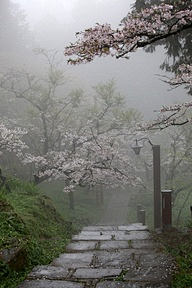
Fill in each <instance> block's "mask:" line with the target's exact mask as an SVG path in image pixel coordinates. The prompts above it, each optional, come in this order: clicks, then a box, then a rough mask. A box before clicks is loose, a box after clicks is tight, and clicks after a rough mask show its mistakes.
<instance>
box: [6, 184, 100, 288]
mask: <svg viewBox="0 0 192 288" xmlns="http://www.w3.org/2000/svg"><path fill="white" fill-rule="evenodd" d="M9 185H10V190H11V192H9V191H7V190H6V189H5V188H3V189H2V190H0V252H1V251H5V250H6V249H7V251H9V250H10V249H11V248H14V247H20V248H21V249H22V251H24V255H26V263H25V265H24V267H25V268H22V269H19V270H18V271H17V270H15V269H13V267H12V268H11V267H10V266H9V265H7V264H6V263H5V262H4V261H3V260H1V259H0V283H1V284H0V288H7V287H9V288H15V287H17V286H18V285H19V283H20V282H22V281H23V280H24V279H25V277H26V275H27V274H28V273H29V272H30V271H31V269H32V268H33V267H34V266H37V265H47V264H49V263H50V262H51V261H52V260H53V259H54V258H56V257H58V256H59V254H60V253H63V252H64V251H65V246H66V244H67V243H68V241H69V239H70V238H71V234H72V233H75V232H77V231H79V230H80V229H81V228H82V227H83V226H84V225H91V224H93V223H96V222H97V221H98V220H99V219H100V217H101V215H102V208H98V207H97V205H96V200H95V193H93V191H92V192H90V191H82V190H79V191H76V193H75V211H70V210H69V203H68V200H69V199H68V195H66V194H64V193H63V192H62V187H63V186H62V183H60V182H48V183H44V184H43V185H41V188H42V191H41V190H39V189H38V188H37V186H34V185H32V184H30V183H27V182H22V181H19V180H17V179H9ZM43 187H44V189H43ZM45 192H46V193H45ZM49 196H50V197H51V198H52V199H50V198H49ZM54 206H55V207H54ZM58 211H59V212H60V213H59V212H58ZM64 219H65V220H64ZM71 223H72V225H71ZM24 260H25V259H24Z"/></svg>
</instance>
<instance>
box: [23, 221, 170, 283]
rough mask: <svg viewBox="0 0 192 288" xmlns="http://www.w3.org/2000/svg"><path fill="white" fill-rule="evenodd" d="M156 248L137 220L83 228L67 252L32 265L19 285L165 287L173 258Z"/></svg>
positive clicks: (168, 280) (168, 281)
mask: <svg viewBox="0 0 192 288" xmlns="http://www.w3.org/2000/svg"><path fill="white" fill-rule="evenodd" d="M157 248H158V244H156V243H154V242H153V240H152V239H151V235H150V233H149V231H148V228H147V227H146V226H143V225H142V224H139V223H136V224H132V225H127V226H113V225H106V226H104V225H99V226H88V227H84V228H83V229H82V231H81V232H80V233H79V234H78V235H75V236H74V237H73V238H72V241H71V243H70V244H69V245H68V246H67V250H66V253H63V254H61V255H60V256H59V257H58V258H56V259H54V260H53V261H52V263H51V264H50V265H45V266H38V267H35V268H34V269H33V270H32V271H31V273H30V274H29V275H28V277H27V279H26V280H25V281H24V282H23V283H22V284H21V285H20V286H19V287H18V288H44V287H46V288H68V287H71V288H73V287H74V288H87V287H92V288H107V287H110V288H116V287H118V288H121V287H124V288H126V287H127V288H144V287H148V288H150V287H151V288H153V287H158V288H167V287H169V284H170V282H171V278H172V270H173V268H174V266H173V259H172V258H170V257H168V256H167V255H165V254H163V253H161V252H159V249H157Z"/></svg>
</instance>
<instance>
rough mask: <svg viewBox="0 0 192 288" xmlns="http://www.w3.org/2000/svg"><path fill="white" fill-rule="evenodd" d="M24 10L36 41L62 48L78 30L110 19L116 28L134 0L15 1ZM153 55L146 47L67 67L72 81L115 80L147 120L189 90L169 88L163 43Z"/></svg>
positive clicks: (54, 47) (48, 47)
mask: <svg viewBox="0 0 192 288" xmlns="http://www.w3.org/2000/svg"><path fill="white" fill-rule="evenodd" d="M13 2H15V3H18V4H19V5H20V7H21V8H22V9H24V10H25V14H26V16H27V21H28V22H29V24H30V28H31V29H32V32H33V34H34V38H35V43H36V45H37V46H39V47H44V48H46V49H56V50H59V51H61V52H62V51H63V50H64V47H65V46H67V45H69V44H70V42H74V41H75V40H76V38H75V33H76V32H78V31H82V30H84V29H86V28H89V27H91V26H93V25H94V24H95V23H100V24H102V23H106V22H107V23H111V25H112V27H114V28H115V27H117V25H118V24H119V23H120V21H121V20H122V19H123V17H124V16H126V14H127V13H128V11H130V8H131V4H133V3H134V1H132V0H129V1H124V0H102V1H100V0H91V5H90V0H71V1H70V0H69V1H68V0H64V1H62V0H55V1H52V0H41V1H38V0H13ZM156 50H157V51H156V52H155V53H153V54H151V53H146V52H144V51H143V50H142V49H141V50H139V51H137V52H135V53H132V54H131V55H130V59H129V60H125V59H119V60H116V59H114V58H112V57H110V56H109V57H106V58H101V59H95V60H94V61H93V63H89V64H83V65H80V66H75V67H70V66H69V65H68V66H67V64H66V61H67V59H66V58H65V57H64V56H63V60H64V61H65V64H64V65H66V67H65V69H67V71H68V72H69V74H70V75H71V76H72V77H73V79H74V82H73V85H75V83H76V85H77V86H82V87H87V88H88V87H90V86H92V85H96V84H97V83H98V82H105V81H107V80H109V79H112V78H113V79H115V81H116V83H117V87H118V89H119V91H121V93H122V94H123V95H124V96H126V99H127V101H128V104H129V105H130V106H132V107H135V108H137V109H139V110H141V112H142V114H143V115H144V118H145V119H147V120H148V119H153V118H155V113H154V110H158V109H160V108H161V106H163V105H169V104H171V103H177V102H178V101H180V99H182V98H183V96H184V95H185V94H186V92H185V91H184V90H183V89H177V90H172V91H169V87H168V85H167V84H165V83H163V82H162V81H160V77H159V76H157V75H158V74H161V75H165V72H164V71H162V70H160V69H159V66H160V65H161V64H162V62H163V61H164V59H165V57H166V55H165V53H166V50H164V49H163V47H158V48H157V49H156Z"/></svg>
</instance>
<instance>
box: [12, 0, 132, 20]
mask: <svg viewBox="0 0 192 288" xmlns="http://www.w3.org/2000/svg"><path fill="white" fill-rule="evenodd" d="M12 1H13V2H16V3H18V4H19V5H20V6H21V7H22V8H23V9H24V10H25V11H26V14H27V19H28V20H29V21H30V23H31V25H34V24H36V22H37V21H38V20H39V19H40V18H41V17H43V16H45V15H46V14H52V15H54V16H55V17H56V18H57V19H59V21H61V22H63V23H67V24H69V23H70V24H71V23H72V22H74V21H80V23H82V22H84V23H87V24H88V23H93V24H95V22H101V21H102V20H103V22H110V23H113V24H114V25H117V24H118V23H119V22H120V20H121V19H122V18H123V17H124V16H125V15H126V14H127V12H128V10H129V8H130V5H131V4H132V3H133V2H134V0H12ZM80 18H81V19H80ZM77 19H78V20H77ZM80 23H79V24H80Z"/></svg>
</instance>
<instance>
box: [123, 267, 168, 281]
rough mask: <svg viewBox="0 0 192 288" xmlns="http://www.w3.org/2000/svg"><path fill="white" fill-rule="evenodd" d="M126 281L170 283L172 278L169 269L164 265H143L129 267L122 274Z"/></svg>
mask: <svg viewBox="0 0 192 288" xmlns="http://www.w3.org/2000/svg"><path fill="white" fill-rule="evenodd" d="M124 279H125V280H126V281H149V282H154V283H155V282H157V283H159V282H161V283H170V282H171V280H172V273H171V269H169V268H166V267H158V266H156V267H150V266H149V267H145V268H140V269H130V270H129V271H128V272H127V273H126V275H125V276H124Z"/></svg>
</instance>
